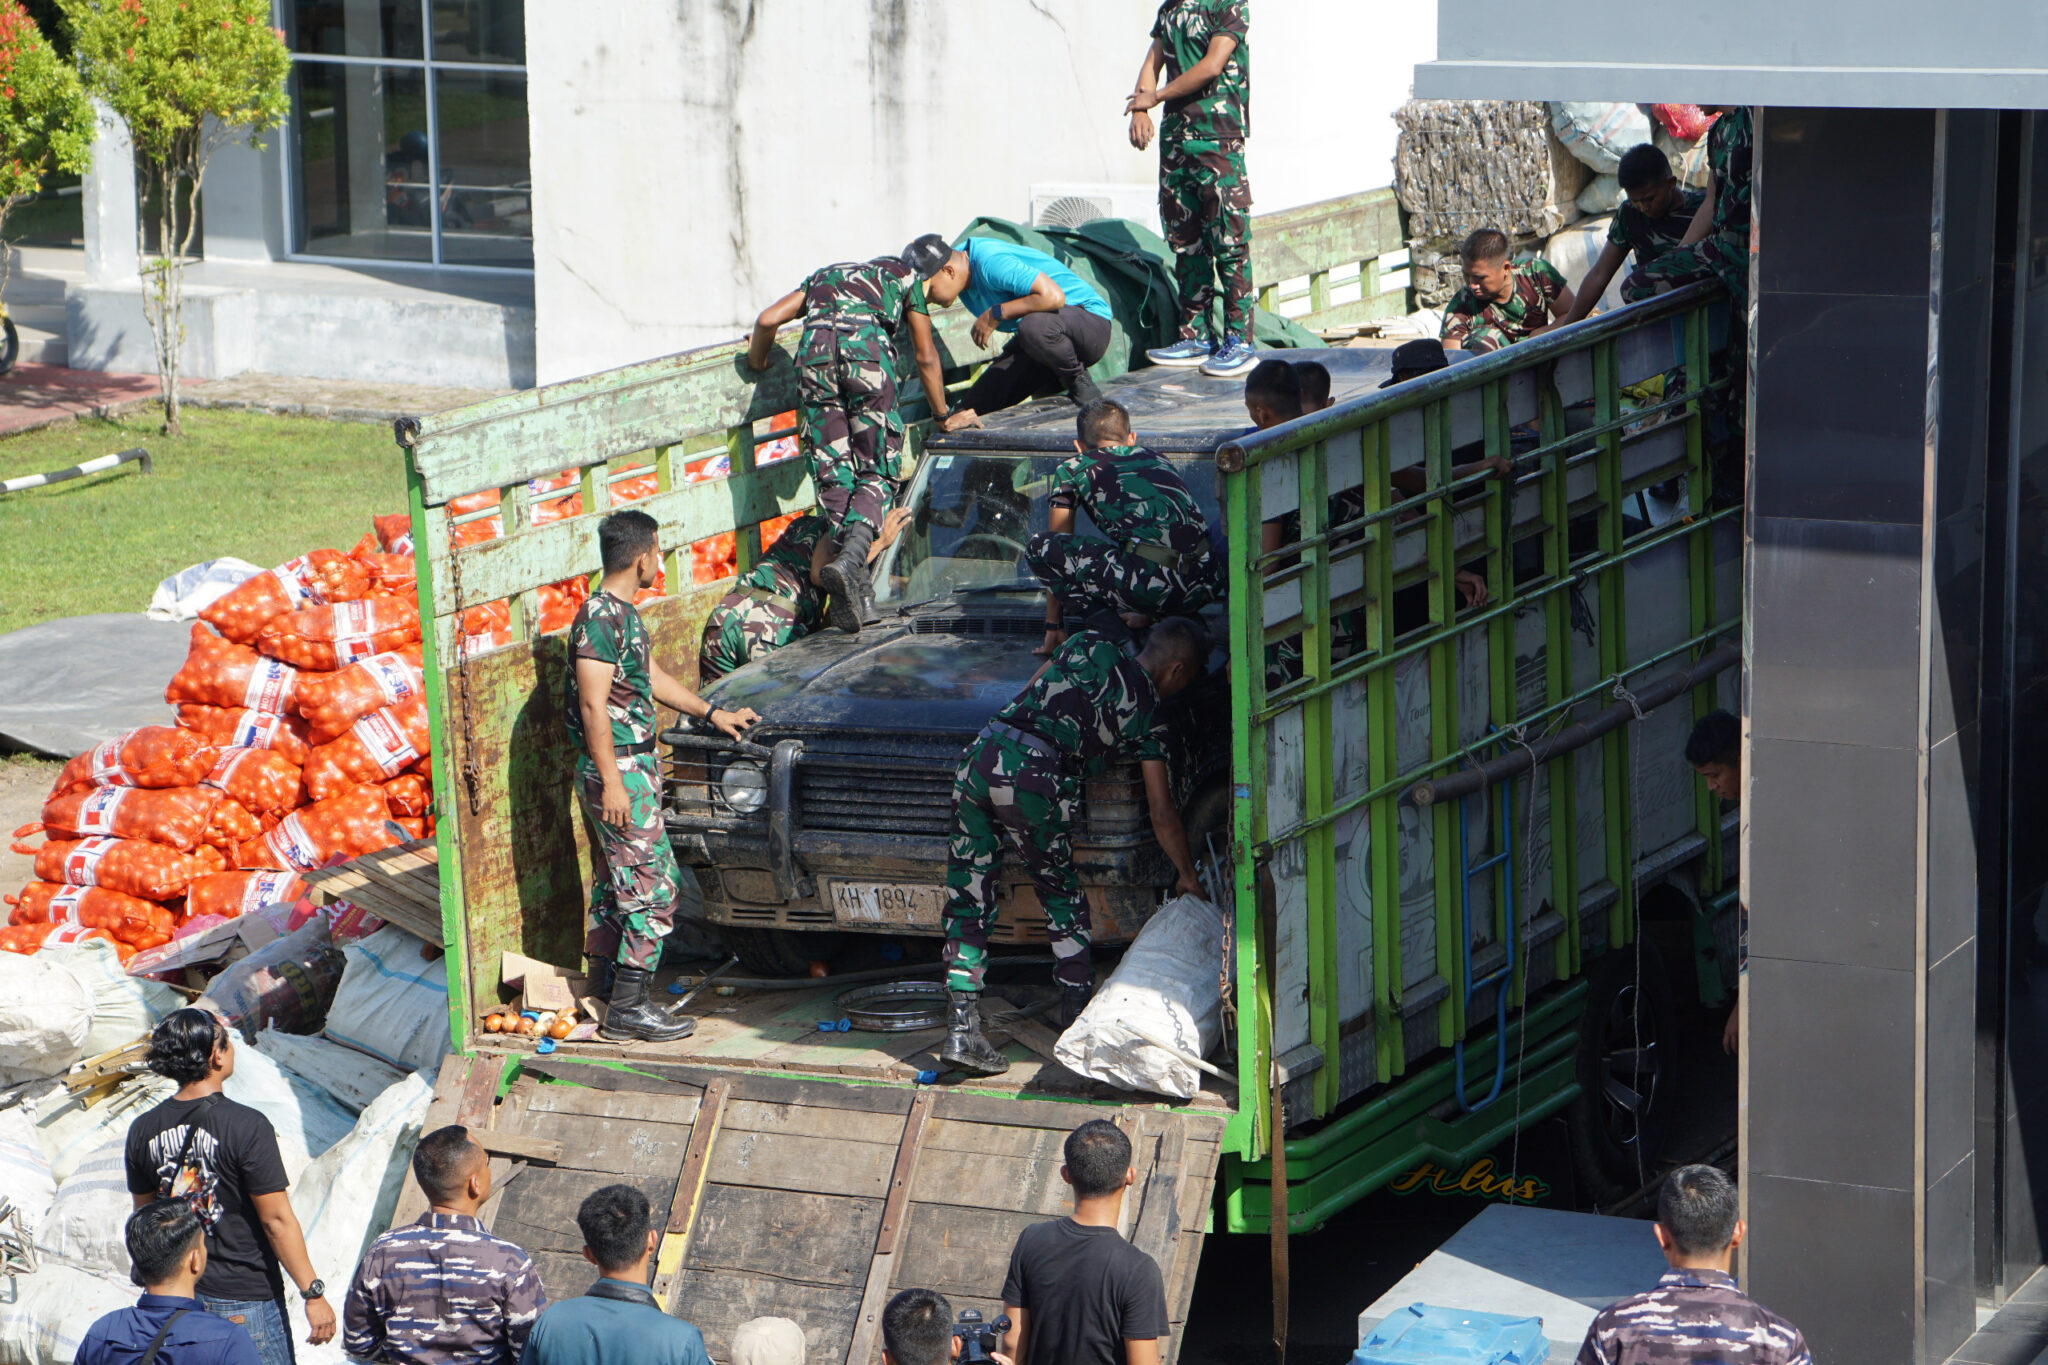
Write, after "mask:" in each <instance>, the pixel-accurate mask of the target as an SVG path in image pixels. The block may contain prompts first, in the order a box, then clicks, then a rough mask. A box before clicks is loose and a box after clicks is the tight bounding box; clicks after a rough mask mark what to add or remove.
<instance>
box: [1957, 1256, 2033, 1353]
mask: <svg viewBox="0 0 2048 1365" xmlns="http://www.w3.org/2000/svg"><path fill="white" fill-rule="evenodd" d="M2044 1355H2048V1270H2043V1271H2036V1272H2035V1274H2034V1277H2033V1278H2032V1279H2030V1280H2028V1281H2027V1282H2026V1283H2025V1284H2023V1285H2021V1286H2020V1287H2019V1289H2018V1290H2016V1291H2015V1292H2014V1293H2013V1296H2012V1297H2011V1298H2009V1299H2007V1300H2006V1301H2005V1306H2004V1307H2003V1308H2001V1309H1999V1310H1998V1311H1997V1312H1996V1313H1994V1314H1992V1315H1991V1318H1990V1320H1989V1321H1987V1322H1985V1323H1984V1325H1983V1326H1982V1327H1979V1328H1978V1329H1977V1332H1976V1334H1975V1335H1974V1336H1972V1337H1971V1338H1970V1339H1969V1340H1968V1341H1966V1342H1964V1343H1963V1344H1962V1347H1961V1348H1960V1349H1959V1350H1957V1352H1956V1353H1955V1354H1954V1355H1952V1356H1950V1357H1949V1361H1950V1363H1951V1365H2033V1362H2035V1361H2038V1360H2040V1359H2041V1358H2042V1357H2043V1356H2044Z"/></svg>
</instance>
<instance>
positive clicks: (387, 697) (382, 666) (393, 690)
mask: <svg viewBox="0 0 2048 1365" xmlns="http://www.w3.org/2000/svg"><path fill="white" fill-rule="evenodd" d="M359 667H361V668H362V670H363V672H365V673H367V674H369V675H370V680H371V681H372V682H374V683H376V684H377V695H379V696H381V697H383V698H384V702H385V704H386V705H387V706H388V705H395V704H396V703H398V702H402V701H404V700H405V699H406V698H407V697H416V696H418V695H419V694H420V675H419V670H418V669H416V668H414V667H413V666H412V663H411V661H409V660H408V659H407V658H406V657H405V656H404V655H403V654H374V655H372V656H371V657H369V658H367V659H365V660H363V661H362V663H361V664H360V665H359Z"/></svg>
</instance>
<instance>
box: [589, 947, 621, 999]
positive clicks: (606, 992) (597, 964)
mask: <svg viewBox="0 0 2048 1365" xmlns="http://www.w3.org/2000/svg"><path fill="white" fill-rule="evenodd" d="M618 965H619V962H618V959H617V958H611V957H586V958H584V959H583V993H584V994H585V995H587V996H590V997H591V998H592V999H594V1000H610V999H611V998H612V973H613V972H614V971H615V970H617V968H618Z"/></svg>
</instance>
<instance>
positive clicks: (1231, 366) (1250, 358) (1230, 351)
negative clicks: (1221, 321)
mask: <svg viewBox="0 0 2048 1365" xmlns="http://www.w3.org/2000/svg"><path fill="white" fill-rule="evenodd" d="M1258 359H1259V354H1258V352H1257V351H1254V350H1253V349H1252V344H1251V342H1249V341H1246V340H1245V339H1244V338H1242V337H1228V338H1226V339H1225V340H1224V342H1223V344H1222V345H1221V346H1219V347H1217V348H1216V353H1215V354H1214V355H1212V356H1210V357H1209V359H1208V360H1207V361H1206V362H1204V363H1203V365H1202V373H1203V374H1210V375H1216V376H1218V377H1219V378H1221V377H1224V376H1228V375H1233V374H1241V373H1243V372H1244V371H1246V370H1249V369H1250V368H1251V367H1252V366H1253V365H1254V364H1256V363H1257V362H1258Z"/></svg>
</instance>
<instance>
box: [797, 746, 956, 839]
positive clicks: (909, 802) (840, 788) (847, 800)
mask: <svg viewBox="0 0 2048 1365" xmlns="http://www.w3.org/2000/svg"><path fill="white" fill-rule="evenodd" d="M959 758H960V755H959V751H958V750H957V749H956V750H953V751H951V752H950V753H949V754H947V755H946V756H945V757H944V758H943V759H939V758H936V757H933V758H920V757H913V756H910V755H904V754H889V755H886V756H884V755H876V754H842V753H816V752H806V753H805V754H804V756H803V757H802V758H801V759H799V760H797V765H796V808H797V825H798V828H800V829H815V830H832V831H835V832H839V833H845V834H922V835H936V836H938V837H939V838H941V839H943V838H945V837H946V835H947V833H948V832H949V831H950V830H951V829H952V827H953V769H954V766H955V765H956V764H957V763H958V762H959Z"/></svg>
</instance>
